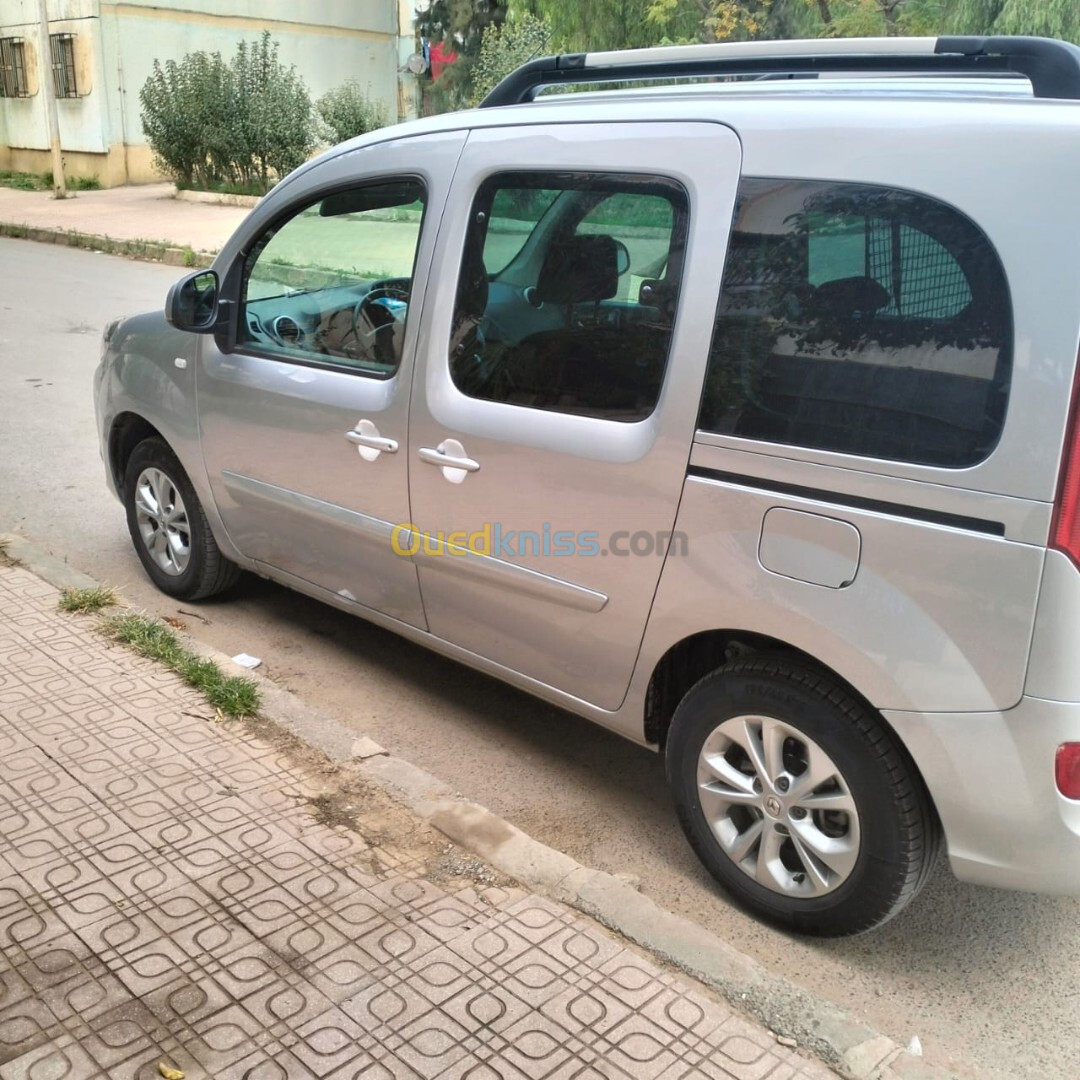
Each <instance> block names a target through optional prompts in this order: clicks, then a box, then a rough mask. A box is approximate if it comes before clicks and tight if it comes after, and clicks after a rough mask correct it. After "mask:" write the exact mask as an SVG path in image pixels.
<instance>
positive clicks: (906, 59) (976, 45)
mask: <svg viewBox="0 0 1080 1080" xmlns="http://www.w3.org/2000/svg"><path fill="white" fill-rule="evenodd" d="M821 71H843V72H848V73H859V72H911V73H919V74H927V75H934V74H956V73H960V74H971V75H985V74H992V73H995V72H1012V73H1014V74H1018V75H1024V76H1026V77H1027V78H1028V79H1029V80H1030V81H1031V89H1032V92H1033V93H1034V95H1035V97H1037V98H1066V99H1073V100H1080V47H1077V46H1076V45H1070V44H1069V43H1067V42H1064V41H1056V40H1054V39H1052V38H1038V37H938V38H933V37H922V38H824V39H821V40H810V41H740V42H722V43H720V44H709V45H662V46H659V47H657V48H655V49H627V50H625V51H621V52H594V53H567V54H564V55H562V56H542V57H540V58H539V59H537V60H530V61H529V62H528V63H527V64H523V65H522V66H521V67H519V68H518V69H517V70H516V71H513V72H511V73H510V74H509V75H507V76H506V78H505V79H503V80H502V82H500V83H499V84H498V85H497V86H496V87H495V89H494V90H492V91H491V93H490V94H488V96H487V97H486V98H484V100H483V101H482V102H481V103H480V107H481V108H492V107H494V106H497V105H519V104H521V103H522V102H526V101H532V99H533V98H534V97H536V95H537V93H538V92H539V91H540V90H541V89H542V88H543V87H545V86H557V85H559V84H564V85H565V84H567V83H572V84H574V85H581V84H583V83H605V82H633V81H637V80H642V79H675V78H686V77H691V78H693V77H698V78H700V77H705V76H710V75H712V76H731V75H764V74H769V75H771V74H782V73H787V72H791V73H799V74H804V73H816V72H821Z"/></svg>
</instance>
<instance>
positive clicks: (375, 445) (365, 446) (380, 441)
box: [345, 420, 398, 461]
mask: <svg viewBox="0 0 1080 1080" xmlns="http://www.w3.org/2000/svg"><path fill="white" fill-rule="evenodd" d="M345 438H346V439H348V440H349V442H351V443H352V444H353V446H355V447H356V449H357V450H359V451H360V456H361V457H362V458H363V459H364V460H365V461H374V460H375V459H376V458H377V457H378V456H379V455H380V454H396V453H397V448H398V444H397V440H396V439H387V438H384V437H383V436H382V435H380V434H379V429H378V428H377V427H376V426H375V425H374V423H372V421H370V420H361V421H360V422H359V423H358V424H357V425H356V427H355V428H353V430H352V431H346V432H345Z"/></svg>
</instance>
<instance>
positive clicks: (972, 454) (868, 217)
mask: <svg viewBox="0 0 1080 1080" xmlns="http://www.w3.org/2000/svg"><path fill="white" fill-rule="evenodd" d="M1011 363H1012V316H1011V306H1010V300H1009V290H1008V286H1007V283H1006V279H1005V274H1004V271H1003V269H1002V266H1001V262H1000V260H999V259H998V257H997V253H996V252H995V251H994V249H993V247H992V245H991V244H990V242H989V240H988V239H987V238H986V236H985V235H984V234H983V233H982V231H981V230H980V229H979V228H978V227H977V226H976V225H975V224H974V223H973V222H971V221H970V220H969V219H968V218H966V217H965V216H964V215H962V214H960V213H959V212H958V211H957V210H955V209H953V208H952V207H949V206H946V205H945V204H943V203H941V202H938V201H937V200H935V199H931V198H928V197H926V196H923V195H917V194H914V193H912V192H908V191H899V190H896V189H892V188H884V187H876V186H870V185H864V184H836V183H822V182H818V181H803V180H763V179H746V180H744V181H743V182H742V184H741V185H740V189H739V197H738V200H737V203H736V209H735V220H734V226H733V229H732V235H731V241H730V245H729V251H728V258H727V265H726V268H725V271H724V283H723V290H722V294H721V300H720V310H719V314H718V316H717V320H716V327H715V330H714V335H713V343H712V350H711V353H710V358H709V374H708V378H707V380H706V386H705V394H704V397H703V399H702V408H701V416H700V420H699V426H700V427H701V428H704V429H706V430H708V431H714V432H718V433H721V434H728V435H735V436H741V437H744V438H748V439H758V440H762V441H765V442H773V443H788V444H793V445H798V446H803V447H809V448H814V449H820V450H833V451H839V452H841V453H847V454H858V455H862V456H868V457H878V458H887V459H892V460H899V461H908V462H913V463H917V464H923V465H937V466H945V467H951V468H961V467H964V466H970V465H974V464H976V463H977V462H979V461H981V460H983V458H985V457H986V456H987V455H988V454H989V453H990V451H991V450H992V449H993V448H994V446H995V444H996V443H997V440H998V438H999V436H1000V434H1001V427H1002V424H1003V423H1004V418H1005V406H1006V402H1007V398H1008V388H1009V372H1010V368H1011Z"/></svg>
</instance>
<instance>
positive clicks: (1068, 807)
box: [884, 697, 1080, 895]
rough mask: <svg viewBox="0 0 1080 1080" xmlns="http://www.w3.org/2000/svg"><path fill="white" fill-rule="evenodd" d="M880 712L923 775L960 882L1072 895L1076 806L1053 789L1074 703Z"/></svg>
mask: <svg viewBox="0 0 1080 1080" xmlns="http://www.w3.org/2000/svg"><path fill="white" fill-rule="evenodd" d="M884 715H885V717H886V719H888V721H889V723H891V724H892V726H893V727H894V729H895V730H896V732H897V734H899V736H900V738H901V739H903V741H904V743H905V744H906V746H907V748H908V750H909V751H910V753H911V755H912V757H913V758H914V759H915V761H916V763H917V764H918V766H919V769H920V770H921V772H922V775H923V779H924V780H925V781H926V786H927V787H928V788H929V790H930V795H931V797H932V798H933V800H934V804H935V806H936V807H937V811H938V815H939V816H940V818H941V823H942V826H943V827H944V830H945V839H946V844H947V849H948V853H949V862H950V863H951V865H952V869H953V872H954V873H955V874H956V876H957V877H958V878H959V879H960V880H961V881H969V882H973V883H975V884H980V885H993V886H997V887H999V888H1006V889H1023V890H1026V891H1030V892H1042V893H1067V894H1077V895H1080V801H1075V800H1072V799H1066V798H1064V797H1063V796H1062V795H1061V794H1060V793H1059V792H1058V790H1057V787H1056V786H1055V783H1054V754H1055V752H1056V750H1057V748H1058V746H1059V745H1060V744H1061V743H1063V742H1080V703H1077V702H1061V701H1048V700H1045V699H1043V698H1035V697H1024V698H1023V699H1021V701H1020V703H1019V704H1018V705H1017V706H1016V707H1015V708H1013V709H1009V710H1008V711H1007V712H1000V713H938V714H933V713H909V712H891V711H890V712H886V713H885V714H884Z"/></svg>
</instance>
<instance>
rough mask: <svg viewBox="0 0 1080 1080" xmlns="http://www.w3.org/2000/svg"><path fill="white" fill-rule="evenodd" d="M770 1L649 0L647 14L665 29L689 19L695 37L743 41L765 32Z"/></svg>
mask: <svg viewBox="0 0 1080 1080" xmlns="http://www.w3.org/2000/svg"><path fill="white" fill-rule="evenodd" d="M772 5H773V0H652V3H651V4H650V5H649V10H648V15H647V17H648V19H649V21H650V22H652V23H653V24H654V25H656V26H660V27H664V28H668V29H670V28H673V27H676V26H685V25H686V23H687V22H688V21H689V22H690V24H691V25H692V26H693V39H696V40H698V41H745V40H746V39H747V38H758V37H763V36H765V32H766V29H767V27H768V23H769V15H770V12H771V10H772ZM666 36H668V37H670V38H673V39H674V40H686V39H685V38H680V37H675V35H672V34H670V32H669V33H668V34H667V35H666Z"/></svg>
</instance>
